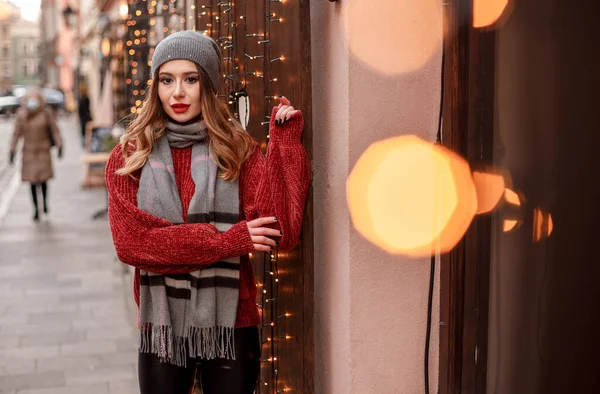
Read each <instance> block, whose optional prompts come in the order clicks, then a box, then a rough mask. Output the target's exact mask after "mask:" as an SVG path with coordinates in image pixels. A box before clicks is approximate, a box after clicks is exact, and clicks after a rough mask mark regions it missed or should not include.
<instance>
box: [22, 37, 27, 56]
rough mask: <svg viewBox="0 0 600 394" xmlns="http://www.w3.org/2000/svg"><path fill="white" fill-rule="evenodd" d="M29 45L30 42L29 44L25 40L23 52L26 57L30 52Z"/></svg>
mask: <svg viewBox="0 0 600 394" xmlns="http://www.w3.org/2000/svg"><path fill="white" fill-rule="evenodd" d="M27 44H29V42H27V41H26V40H23V52H22V53H23V54H24V55H27V52H28V50H27V49H28V47H29V45H27Z"/></svg>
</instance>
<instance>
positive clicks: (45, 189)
mask: <svg viewBox="0 0 600 394" xmlns="http://www.w3.org/2000/svg"><path fill="white" fill-rule="evenodd" d="M38 185H40V186H41V187H42V198H43V202H44V212H46V213H47V212H48V203H47V196H48V184H47V183H46V182H42V183H32V184H31V198H32V200H33V207H34V208H35V214H36V216H37V215H38V193H37V187H38Z"/></svg>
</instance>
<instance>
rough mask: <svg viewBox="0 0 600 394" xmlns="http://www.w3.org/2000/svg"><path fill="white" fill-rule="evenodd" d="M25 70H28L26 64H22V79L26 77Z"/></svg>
mask: <svg viewBox="0 0 600 394" xmlns="http://www.w3.org/2000/svg"><path fill="white" fill-rule="evenodd" d="M27 70H28V67H27V63H23V76H24V77H26V76H27Z"/></svg>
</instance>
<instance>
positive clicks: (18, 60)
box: [12, 18, 41, 85]
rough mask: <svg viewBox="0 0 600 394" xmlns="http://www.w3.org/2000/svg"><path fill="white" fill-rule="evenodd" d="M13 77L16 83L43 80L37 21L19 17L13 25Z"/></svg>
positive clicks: (30, 82)
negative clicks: (40, 68) (40, 69)
mask: <svg viewBox="0 0 600 394" xmlns="http://www.w3.org/2000/svg"><path fill="white" fill-rule="evenodd" d="M12 52H13V67H12V68H13V78H14V84H15V85H37V84H39V83H40V82H41V78H40V73H39V65H40V61H41V57H40V29H39V25H38V23H37V22H30V21H26V20H23V19H20V18H19V19H17V20H15V22H14V23H13V26H12Z"/></svg>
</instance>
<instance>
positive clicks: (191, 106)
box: [158, 60, 202, 123]
mask: <svg viewBox="0 0 600 394" xmlns="http://www.w3.org/2000/svg"><path fill="white" fill-rule="evenodd" d="M200 91H201V89H200V75H199V74H198V68H197V66H196V64H195V63H194V62H191V61H189V60H171V61H170V62H167V63H165V64H163V65H162V66H161V67H160V69H159V71H158V97H159V98H160V102H161V104H162V107H163V109H164V110H165V112H166V113H167V115H169V117H170V118H171V119H173V120H174V121H176V122H179V123H185V122H188V121H190V120H192V119H194V118H195V117H197V116H198V115H200V112H201V111H202V108H201V105H200V100H201V99H202V97H201V94H200Z"/></svg>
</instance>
